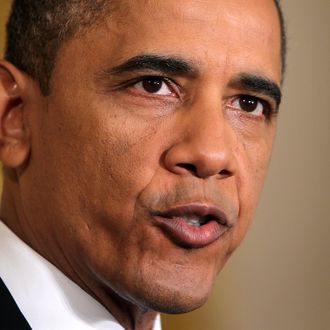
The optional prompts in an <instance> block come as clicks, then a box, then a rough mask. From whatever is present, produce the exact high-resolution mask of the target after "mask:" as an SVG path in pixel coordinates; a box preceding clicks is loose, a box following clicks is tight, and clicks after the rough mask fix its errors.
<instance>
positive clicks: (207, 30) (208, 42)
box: [71, 0, 281, 83]
mask: <svg viewBox="0 0 330 330" xmlns="http://www.w3.org/2000/svg"><path fill="white" fill-rule="evenodd" d="M76 39H77V38H76ZM87 39H88V40H87ZM280 40H281V38H280V26H279V18H278V12H277V9H276V6H275V4H274V1H273V0H180V1H177V0H167V1H159V0H123V1H119V2H118V5H117V7H116V10H114V11H113V12H112V13H111V14H110V15H109V16H108V18H107V19H106V23H105V24H104V25H102V26H97V27H96V28H92V29H90V30H89V31H88V32H87V33H86V34H85V36H84V37H83V38H78V40H74V41H73V42H72V44H73V45H74V46H73V47H71V48H72V54H71V55H74V54H76V55H78V56H79V54H80V55H81V56H82V57H84V58H85V59H86V60H87V59H88V58H89V59H92V60H93V63H94V64H95V65H97V63H98V61H105V60H108V62H109V63H114V64H117V63H119V62H120V61H123V60H125V59H126V58H129V57H134V56H136V55H139V54H142V53H160V54H161V55H176V56H180V57H184V58H187V57H189V60H192V61H194V62H196V63H199V65H200V66H204V67H212V68H213V69H214V68H215V67H218V68H219V70H220V69H221V70H227V71H230V70H231V69H234V68H235V70H238V71H240V70H241V71H246V67H248V66H249V67H250V71H253V72H254V73H262V74H264V75H267V76H269V78H270V79H272V80H275V81H277V82H278V83H280V81H281V72H280V71H281V70H280V67H281V63H280V62H281V59H280V48H281V44H280ZM71 46H72V45H71ZM103 55H104V56H103ZM219 74H220V72H219ZM222 74H223V72H222Z"/></svg>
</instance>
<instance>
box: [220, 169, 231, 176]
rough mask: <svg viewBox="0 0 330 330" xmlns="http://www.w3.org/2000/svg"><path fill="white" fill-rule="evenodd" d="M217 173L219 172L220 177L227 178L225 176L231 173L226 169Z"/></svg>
mask: <svg viewBox="0 0 330 330" xmlns="http://www.w3.org/2000/svg"><path fill="white" fill-rule="evenodd" d="M219 174H220V175H221V176H222V177H225V178H227V177H229V176H231V175H232V173H231V172H230V171H228V170H226V169H224V170H222V171H220V172H219Z"/></svg>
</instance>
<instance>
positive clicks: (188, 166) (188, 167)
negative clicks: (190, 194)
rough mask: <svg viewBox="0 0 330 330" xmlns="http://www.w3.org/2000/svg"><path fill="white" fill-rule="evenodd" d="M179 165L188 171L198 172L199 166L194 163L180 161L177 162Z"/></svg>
mask: <svg viewBox="0 0 330 330" xmlns="http://www.w3.org/2000/svg"><path fill="white" fill-rule="evenodd" d="M177 166H178V167H181V168H184V169H185V170H186V171H188V172H190V173H193V174H196V173H197V167H196V166H195V165H194V164H189V163H179V164H177Z"/></svg>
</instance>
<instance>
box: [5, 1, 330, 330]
mask: <svg viewBox="0 0 330 330" xmlns="http://www.w3.org/2000/svg"><path fill="white" fill-rule="evenodd" d="M282 3H283V7H284V11H285V14H286V15H285V16H286V18H287V23H288V33H289V58H288V71H287V77H286V81H285V89H284V96H285V97H284V102H283V105H282V107H281V114H280V123H279V131H278V137H277V142H276V145H275V150H274V155H273V162H272V165H271V168H270V173H269V177H268V180H267V182H266V186H265V190H264V194H263V197H262V200H261V202H260V206H259V209H258V212H257V215H256V218H255V222H254V225H253V226H252V228H251V230H250V233H249V235H248V236H247V238H246V240H245V241H244V243H243V244H242V246H241V247H240V249H239V250H238V252H236V254H235V255H234V256H233V257H232V260H230V261H229V263H228V265H227V267H226V268H225V270H224V271H223V272H222V273H221V275H220V276H219V279H218V282H217V284H216V287H215V290H214V292H213V294H212V296H211V298H210V300H209V302H208V304H207V305H206V306H205V307H203V308H202V309H200V310H198V311H196V312H193V313H190V314H187V315H183V316H166V317H164V318H163V324H164V330H169V329H171V330H175V329H177V330H265V329H266V330H327V329H328V327H329V324H330V313H329V306H330V292H329V291H330V289H329V279H330V263H329V250H330V239H329V237H328V236H329V232H330V217H329V214H330V207H329V206H330V200H329V199H330V188H329V187H330V174H329V172H330V152H329V151H330V145H329V144H330V143H329V142H330V109H329V102H328V94H329V88H330V79H329V77H330V72H329V71H330V63H329V58H330V42H329V40H330V38H329V31H330V23H329V22H330V2H329V1H328V0H314V1H310V0H285V1H282ZM9 4H10V1H9V0H1V3H0V50H1V51H2V49H3V48H2V46H3V40H4V22H5V17H6V15H7V13H8V8H9Z"/></svg>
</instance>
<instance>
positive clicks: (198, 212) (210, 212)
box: [154, 203, 231, 227]
mask: <svg viewBox="0 0 330 330" xmlns="http://www.w3.org/2000/svg"><path fill="white" fill-rule="evenodd" d="M154 215H155V216H159V217H162V218H174V217H184V216H187V215H194V216H196V217H199V218H201V217H207V218H209V220H215V221H217V222H218V223H219V224H221V225H224V226H228V227H230V226H231V224H230V222H229V219H228V217H227V215H226V213H225V212H224V211H222V210H221V209H220V208H219V207H217V206H214V205H209V204H205V203H189V204H183V205H178V206H175V207H172V208H170V209H168V210H166V211H164V212H155V213H154Z"/></svg>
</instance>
